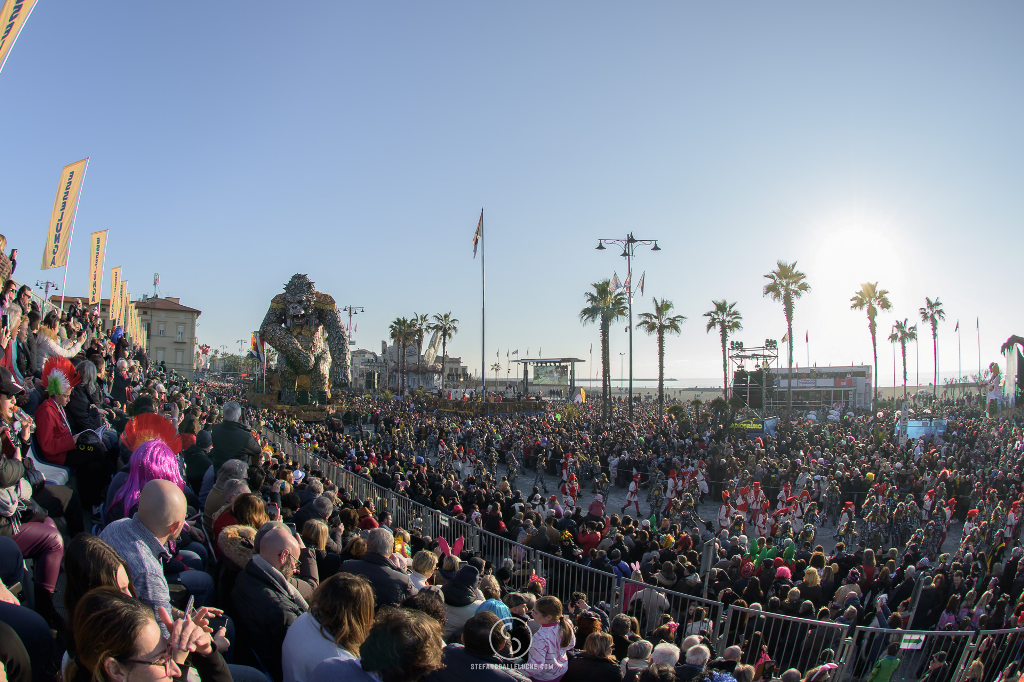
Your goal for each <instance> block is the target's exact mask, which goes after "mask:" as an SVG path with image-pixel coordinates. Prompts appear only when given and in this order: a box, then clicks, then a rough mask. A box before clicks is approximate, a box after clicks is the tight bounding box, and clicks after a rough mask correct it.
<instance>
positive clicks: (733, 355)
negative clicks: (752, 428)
mask: <svg viewBox="0 0 1024 682" xmlns="http://www.w3.org/2000/svg"><path fill="white" fill-rule="evenodd" d="M778 359H779V343H778V341H776V340H775V339H765V340H764V345H763V346H749V347H747V346H744V345H743V342H742V341H730V342H729V366H730V367H731V368H732V395H734V396H739V397H740V398H742V399H743V402H744V403H745V404H746V406H747V407H749V408H750V409H752V410H755V411H756V410H761V409H764V406H765V405H766V404H768V402H769V396H768V393H769V392H774V390H775V385H774V380H773V379H772V376H771V369H772V363H773V362H775V361H777V360H778ZM748 367H749V369H748Z"/></svg>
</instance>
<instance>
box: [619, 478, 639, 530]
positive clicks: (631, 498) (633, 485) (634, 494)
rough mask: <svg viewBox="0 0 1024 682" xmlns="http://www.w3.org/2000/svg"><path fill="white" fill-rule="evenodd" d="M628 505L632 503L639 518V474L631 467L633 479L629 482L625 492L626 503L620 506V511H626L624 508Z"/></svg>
mask: <svg viewBox="0 0 1024 682" xmlns="http://www.w3.org/2000/svg"><path fill="white" fill-rule="evenodd" d="M629 505H633V506H634V507H635V508H636V516H637V518H640V474H639V473H638V472H637V470H636V469H633V480H632V481H631V482H630V484H629V492H628V493H627V494H626V504H625V506H623V507H622V513H623V514H625V513H626V508H627V507H629Z"/></svg>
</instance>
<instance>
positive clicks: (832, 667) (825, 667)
mask: <svg viewBox="0 0 1024 682" xmlns="http://www.w3.org/2000/svg"><path fill="white" fill-rule="evenodd" d="M838 667H839V666H838V665H837V664H835V663H826V664H824V665H823V666H821V667H820V668H818V672H816V673H814V676H813V677H811V679H810V680H808V682H815V681H816V680H818V679H821V678H822V674H824V675H825V677H826V678H827V677H828V674H829V673H830V672H832V671H833V670H835V669H836V668H838Z"/></svg>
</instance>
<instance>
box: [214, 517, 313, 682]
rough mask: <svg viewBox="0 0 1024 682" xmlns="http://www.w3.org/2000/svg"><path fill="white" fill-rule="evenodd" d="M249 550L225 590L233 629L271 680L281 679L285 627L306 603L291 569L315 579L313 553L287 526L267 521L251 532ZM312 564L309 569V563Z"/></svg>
mask: <svg viewBox="0 0 1024 682" xmlns="http://www.w3.org/2000/svg"><path fill="white" fill-rule="evenodd" d="M253 549H254V550H255V551H254V553H253V555H252V559H250V560H249V563H247V564H246V565H245V570H244V571H242V573H240V574H239V576H238V578H237V579H236V580H235V587H234V589H233V590H232V592H231V603H232V605H233V606H234V609H233V613H232V615H233V616H234V618H235V622H236V624H237V627H238V634H239V635H240V636H242V637H243V641H244V642H245V644H246V645H247V646H248V647H249V648H250V649H251V650H252V651H255V652H256V653H257V654H258V655H259V657H260V662H261V663H262V664H263V666H264V667H265V668H266V670H267V672H269V673H270V676H271V677H272V678H273V679H274V680H278V681H279V680H281V679H282V671H281V646H282V645H283V644H284V636H285V634H286V633H287V632H288V627H289V626H290V625H291V624H292V623H293V622H294V621H295V619H296V618H298V617H299V616H301V615H302V614H303V613H305V612H306V610H307V609H308V608H309V606H308V604H307V602H306V599H305V598H304V597H303V596H302V594H301V593H300V591H299V589H298V584H299V583H297V582H296V580H295V578H296V577H297V576H296V574H309V572H310V571H313V573H312V575H311V576H310V577H309V578H307V580H311V581H312V582H313V584H314V585H315V584H316V583H317V582H318V581H317V575H316V573H315V571H316V563H315V558H314V557H313V554H312V552H311V551H310V550H308V549H306V548H305V547H304V546H303V544H302V540H301V539H300V538H299V537H298V536H297V535H294V534H292V533H291V531H289V530H288V527H287V526H285V525H284V524H283V523H280V522H277V521H270V522H268V523H265V524H263V526H262V527H261V528H260V529H259V531H258V532H257V533H256V538H255V540H254V542H253ZM310 564H312V568H310Z"/></svg>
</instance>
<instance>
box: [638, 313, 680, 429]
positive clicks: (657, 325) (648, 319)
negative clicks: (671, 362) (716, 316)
mask: <svg viewBox="0 0 1024 682" xmlns="http://www.w3.org/2000/svg"><path fill="white" fill-rule="evenodd" d="M671 312H672V301H666V300H665V299H661V300H660V301H659V300H658V299H657V298H655V299H654V312H653V313H640V315H639V318H640V321H639V322H637V323H636V328H637V329H641V330H643V331H645V332H647V334H648V335H650V336H654V335H657V337H658V416H659V417H660V416H661V415H662V413H663V411H664V409H665V334H679V333H681V332H682V330H681V329H680V328H679V325H680V324H681V323H682V322H685V321H686V316H685V315H672V314H671Z"/></svg>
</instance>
